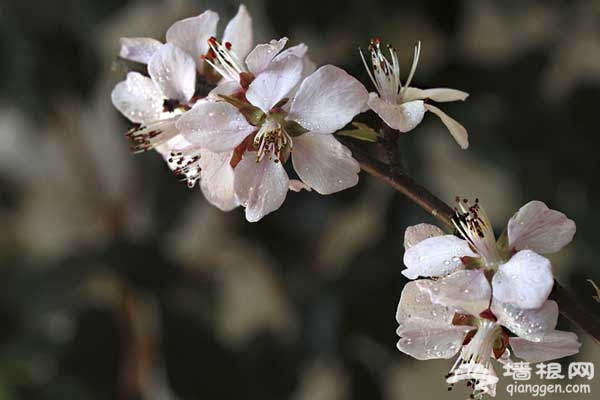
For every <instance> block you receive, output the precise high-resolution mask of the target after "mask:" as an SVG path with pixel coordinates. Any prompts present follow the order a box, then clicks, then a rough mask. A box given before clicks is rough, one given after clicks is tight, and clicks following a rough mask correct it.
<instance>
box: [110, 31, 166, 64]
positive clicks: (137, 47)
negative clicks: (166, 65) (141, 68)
mask: <svg viewBox="0 0 600 400" xmlns="http://www.w3.org/2000/svg"><path fill="white" fill-rule="evenodd" d="M120 42H121V50H120V51H119V56H120V57H123V58H125V59H127V60H131V61H137V62H140V63H142V64H148V63H149V62H150V58H152V55H153V54H154V53H155V52H156V50H158V49H159V48H160V47H161V46H162V43H161V42H159V41H158V40H156V39H152V38H145V37H134V38H129V37H123V38H121V40H120Z"/></svg>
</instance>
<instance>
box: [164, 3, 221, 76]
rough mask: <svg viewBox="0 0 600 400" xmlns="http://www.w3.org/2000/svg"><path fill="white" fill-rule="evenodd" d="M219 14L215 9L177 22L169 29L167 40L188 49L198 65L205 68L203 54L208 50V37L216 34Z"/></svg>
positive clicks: (199, 67) (199, 68) (200, 68)
mask: <svg viewBox="0 0 600 400" xmlns="http://www.w3.org/2000/svg"><path fill="white" fill-rule="evenodd" d="M218 22H219V15H218V14H217V13H216V12H214V11H210V10H207V11H204V12H203V13H202V14H200V15H198V16H195V17H190V18H185V19H182V20H180V21H177V22H175V23H174V24H173V25H171V27H170V28H169V29H168V30H167V42H168V43H172V44H174V45H175V46H177V47H179V48H181V49H183V50H184V51H186V52H187V53H188V54H189V55H190V56H191V57H192V59H193V60H194V62H195V63H196V64H197V66H198V71H202V70H203V68H204V60H203V59H202V58H201V56H202V55H204V54H206V53H207V52H208V39H210V38H211V37H213V36H215V35H216V32H217V23H218Z"/></svg>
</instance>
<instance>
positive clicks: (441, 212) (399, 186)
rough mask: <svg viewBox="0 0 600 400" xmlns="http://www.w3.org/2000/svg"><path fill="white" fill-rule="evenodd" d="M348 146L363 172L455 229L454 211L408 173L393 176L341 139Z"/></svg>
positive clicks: (348, 142)
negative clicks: (453, 221) (453, 223)
mask: <svg viewBox="0 0 600 400" xmlns="http://www.w3.org/2000/svg"><path fill="white" fill-rule="evenodd" d="M338 139H339V140H342V141H343V142H344V144H345V145H346V146H348V147H349V148H350V150H352V155H353V156H354V158H356V160H357V161H358V162H359V163H360V166H361V168H362V170H363V171H365V172H366V173H368V174H370V175H373V176H375V177H377V178H379V179H380V180H382V181H383V182H384V183H386V184H387V185H389V186H391V187H393V188H394V189H396V190H397V191H399V192H400V193H402V194H403V195H405V196H406V197H408V198H409V199H410V200H412V201H413V202H415V203H416V204H417V205H418V206H419V207H421V208H422V209H424V210H425V211H427V212H428V213H429V214H431V215H432V216H433V217H435V218H436V219H437V220H438V221H439V222H441V223H442V224H444V225H445V226H447V227H449V228H451V229H452V228H453V225H452V216H453V215H454V210H453V209H452V208H451V207H450V206H449V205H448V204H446V203H445V202H443V201H442V200H440V199H439V198H437V197H436V196H434V195H433V194H432V193H431V192H430V191H429V190H427V189H425V188H424V187H423V186H421V185H419V184H418V183H417V182H415V181H414V180H413V179H412V178H411V177H409V176H408V175H407V174H406V173H402V174H398V175H396V176H394V175H392V173H391V170H390V168H389V166H388V165H387V164H385V163H383V162H381V161H378V160H376V159H374V158H373V157H371V156H369V155H368V154H366V153H364V152H363V151H362V150H360V148H358V147H357V146H356V145H354V144H353V143H351V142H350V141H349V140H346V139H342V138H339V137H338Z"/></svg>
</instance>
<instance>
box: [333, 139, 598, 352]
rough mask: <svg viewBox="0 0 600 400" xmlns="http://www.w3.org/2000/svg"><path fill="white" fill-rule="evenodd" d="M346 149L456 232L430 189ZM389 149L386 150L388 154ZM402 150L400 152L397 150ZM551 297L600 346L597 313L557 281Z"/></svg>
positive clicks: (446, 207) (449, 210)
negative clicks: (581, 302) (582, 303)
mask: <svg viewBox="0 0 600 400" xmlns="http://www.w3.org/2000/svg"><path fill="white" fill-rule="evenodd" d="M339 139H340V140H341V141H343V142H344V144H345V145H346V146H348V147H349V148H350V150H352V155H353V156H354V158H356V160H358V162H359V163H360V166H361V169H362V170H363V171H365V172H366V173H368V174H369V175H372V176H374V177H376V178H378V179H380V180H382V181H383V182H384V183H386V184H387V185H389V186H391V187H392V188H394V189H396V190H397V191H399V192H400V193H402V194H403V195H405V196H406V197H408V198H409V199H410V200H412V201H413V202H415V203H416V204H417V205H418V206H420V207H421V208H423V209H424V210H425V211H427V212H428V213H429V214H431V215H432V216H434V217H435V218H436V219H437V220H438V221H439V222H441V223H442V224H444V225H445V226H447V227H448V228H450V229H454V225H453V224H452V216H453V215H454V210H453V209H452V208H451V207H450V206H449V205H448V204H446V203H445V202H443V201H442V200H440V199H439V198H438V197H436V196H435V195H433V194H432V193H431V192H430V191H429V190H427V189H426V188H424V187H423V186H421V185H419V184H418V183H417V182H415V181H414V180H413V179H412V178H410V177H409V176H408V175H406V173H405V172H404V171H403V172H402V173H400V174H398V173H392V171H391V168H390V167H389V166H388V165H387V164H385V163H383V162H381V161H379V160H376V159H374V158H373V157H371V156H369V155H368V154H366V153H365V152H364V151H363V150H361V149H360V148H359V147H358V146H356V145H355V144H354V143H352V142H350V141H349V140H347V139H342V138H339ZM387 150H388V149H386V151H387ZM397 151H399V150H397ZM550 298H551V299H553V300H555V301H556V302H557V303H558V304H559V306H560V307H559V308H560V313H561V314H562V315H563V316H564V317H566V318H567V319H569V320H570V321H571V322H573V323H574V324H576V325H578V326H579V327H580V328H581V329H583V330H584V331H585V332H586V333H587V334H589V335H590V336H591V337H593V338H594V340H595V341H596V342H597V343H600V318H599V316H598V315H597V314H595V313H593V312H591V311H590V310H588V309H586V308H585V307H584V306H583V305H581V304H580V303H579V302H578V301H577V300H576V299H575V298H574V297H573V296H572V295H571V294H570V293H569V292H568V291H567V290H566V289H565V288H564V287H562V286H561V285H560V283H558V282H557V281H556V280H555V281H554V288H553V289H552V293H551V294H550Z"/></svg>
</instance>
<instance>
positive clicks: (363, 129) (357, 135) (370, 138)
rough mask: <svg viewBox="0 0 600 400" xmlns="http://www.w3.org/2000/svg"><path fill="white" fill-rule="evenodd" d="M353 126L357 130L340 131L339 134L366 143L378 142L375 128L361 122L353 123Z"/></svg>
mask: <svg viewBox="0 0 600 400" xmlns="http://www.w3.org/2000/svg"><path fill="white" fill-rule="evenodd" d="M352 125H353V126H354V127H356V128H357V129H349V130H345V131H339V132H338V133H337V134H338V135H341V136H349V137H351V138H354V139H358V140H363V141H365V142H377V137H378V134H377V132H376V131H375V130H374V129H373V128H371V127H370V126H368V125H367V124H363V123H361V122H353V123H352Z"/></svg>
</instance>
